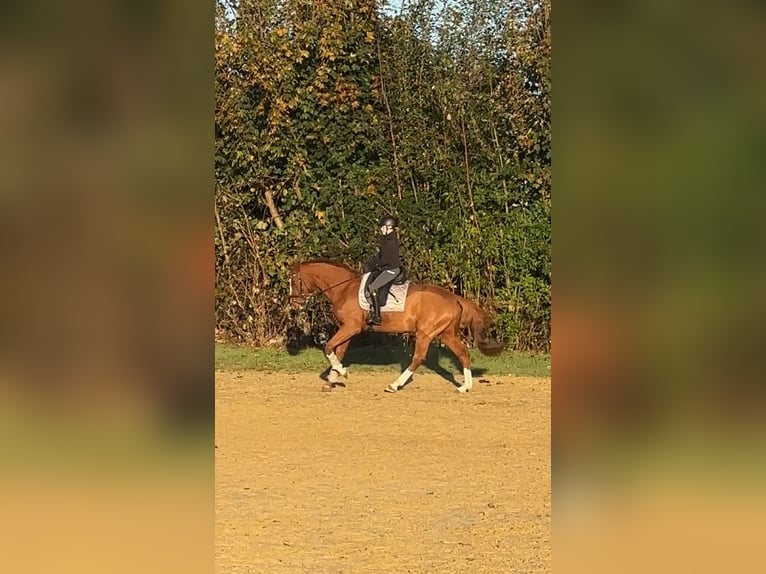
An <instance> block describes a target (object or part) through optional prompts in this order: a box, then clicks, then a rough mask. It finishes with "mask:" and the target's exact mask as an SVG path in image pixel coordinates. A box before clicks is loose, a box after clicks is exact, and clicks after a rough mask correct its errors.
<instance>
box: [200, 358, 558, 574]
mask: <svg viewBox="0 0 766 574" xmlns="http://www.w3.org/2000/svg"><path fill="white" fill-rule="evenodd" d="M395 378H396V373H394V372H374V373H371V372H353V370H352V373H351V376H350V379H349V381H348V386H347V387H346V388H338V389H335V390H334V391H333V392H330V393H322V392H320V387H321V384H322V381H321V380H320V379H319V377H318V376H317V374H316V373H311V374H308V373H307V374H300V375H288V374H269V373H259V372H243V373H231V372H218V373H216V431H215V437H216V451H215V453H216V455H215V462H216V572H217V573H219V574H235V573H244V572H252V573H257V574H282V573H319V574H326V573H327V574H329V573H332V574H336V573H344V574H358V573H373V572H374V573H379V574H384V573H389V572H391V573H405V572H412V573H424V574H425V573H429V574H430V573H439V572H444V573H461V574H464V573H476V574H479V573H481V574H490V573H503V574H506V573H507V574H513V573H532V572H550V570H551V543H550V538H551V519H550V413H551V410H550V397H551V395H550V379H548V378H528V377H509V376H502V377H498V376H494V375H491V376H486V375H485V376H482V377H479V376H475V377H474V388H473V390H472V391H471V392H470V393H468V394H466V395H461V394H459V393H457V392H456V391H455V389H454V387H452V386H451V384H450V383H449V382H447V381H446V380H445V379H444V378H442V377H440V376H438V375H436V374H432V373H430V372H428V371H426V372H424V373H416V374H415V376H414V379H413V381H412V382H411V383H410V384H409V385H407V386H406V387H405V388H404V389H403V390H401V391H399V392H398V393H396V394H388V393H384V392H383V388H384V387H385V386H386V385H387V384H389V383H390V382H392V381H393V380H394V379H395ZM480 380H481V381H484V382H480ZM486 381H489V382H486Z"/></svg>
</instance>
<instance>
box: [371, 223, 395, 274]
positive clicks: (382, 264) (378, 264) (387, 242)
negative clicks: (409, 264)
mask: <svg viewBox="0 0 766 574" xmlns="http://www.w3.org/2000/svg"><path fill="white" fill-rule="evenodd" d="M401 266H402V260H401V258H400V257H399V238H398V237H397V236H396V231H392V232H391V233H389V234H388V235H382V236H381V238H380V248H379V249H378V254H377V255H375V256H374V257H373V258H372V259H370V261H369V262H368V263H367V265H366V266H365V270H366V271H375V270H378V269H379V270H384V269H393V268H395V267H401Z"/></svg>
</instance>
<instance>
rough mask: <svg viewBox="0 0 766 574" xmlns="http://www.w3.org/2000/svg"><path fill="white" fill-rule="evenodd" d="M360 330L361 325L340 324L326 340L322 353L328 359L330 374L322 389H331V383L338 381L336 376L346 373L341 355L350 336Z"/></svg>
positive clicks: (346, 369)
mask: <svg viewBox="0 0 766 574" xmlns="http://www.w3.org/2000/svg"><path fill="white" fill-rule="evenodd" d="M361 332H362V329H361V327H351V326H347V325H345V324H344V325H341V326H340V329H338V332H337V333H335V335H333V337H332V338H331V339H330V340H329V341H327V344H326V345H325V348H324V354H325V356H326V357H327V360H328V361H330V374H329V375H328V377H327V381H328V382H327V383H325V385H324V387H322V390H323V391H329V390H332V388H333V384H334V383H337V382H338V377H345V376H347V375H348V368H346V367H344V366H343V357H344V356H345V355H346V350H347V349H348V346H349V344H350V343H351V337H353V336H354V335H357V334H359V333H361Z"/></svg>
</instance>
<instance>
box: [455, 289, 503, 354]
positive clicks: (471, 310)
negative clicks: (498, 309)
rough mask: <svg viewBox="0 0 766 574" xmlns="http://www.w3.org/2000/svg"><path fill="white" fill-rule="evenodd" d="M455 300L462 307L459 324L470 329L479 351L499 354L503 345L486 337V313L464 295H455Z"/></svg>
mask: <svg viewBox="0 0 766 574" xmlns="http://www.w3.org/2000/svg"><path fill="white" fill-rule="evenodd" d="M456 297H457V301H458V303H459V304H460V307H461V308H462V314H461V316H460V326H461V327H467V328H468V329H469V330H470V331H471V335H472V336H473V340H474V342H475V343H476V346H477V347H478V348H479V351H481V353H482V354H483V355H487V356H490V357H494V356H495V355H499V354H500V353H502V352H503V349H505V345H503V344H502V343H500V342H498V341H490V340H488V339H487V329H488V327H489V325H488V321H487V315H486V314H485V313H484V311H482V309H481V307H479V306H478V305H477V304H476V303H474V302H473V301H471V300H470V299H466V298H465V297H461V296H459V295H456Z"/></svg>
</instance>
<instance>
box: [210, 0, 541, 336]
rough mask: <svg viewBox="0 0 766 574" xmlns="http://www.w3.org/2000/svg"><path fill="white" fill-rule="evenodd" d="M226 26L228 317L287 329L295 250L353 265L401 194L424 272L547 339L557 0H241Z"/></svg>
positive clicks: (220, 156)
mask: <svg viewBox="0 0 766 574" xmlns="http://www.w3.org/2000/svg"><path fill="white" fill-rule="evenodd" d="M215 37H216V109H215V129H216V143H215V145H216V150H215V158H216V160H215V169H216V194H215V214H216V272H217V274H216V320H217V328H218V331H219V333H220V334H222V335H225V336H227V337H229V338H232V339H235V340H240V341H248V342H254V343H256V344H261V345H262V344H267V343H269V342H279V341H281V340H283V335H284V333H285V331H286V327H287V325H288V323H290V322H291V320H292V319H291V317H290V316H289V312H288V310H287V305H286V303H287V290H288V281H289V273H288V271H287V270H288V266H289V263H290V262H291V261H293V260H296V259H297V260H300V259H306V258H309V257H315V256H322V257H330V258H337V259H340V260H344V261H346V262H347V263H349V264H351V265H352V266H358V265H359V263H361V262H362V261H364V260H365V259H367V258H368V257H369V255H370V254H371V253H372V250H373V249H374V241H375V239H374V233H375V229H376V225H375V221H376V219H377V218H378V217H379V216H380V215H381V214H383V213H389V212H390V213H393V214H396V215H398V216H399V218H400V221H401V228H402V229H401V237H402V243H403V256H404V259H405V262H406V265H407V267H408V269H409V272H410V276H411V278H412V279H414V280H417V281H424V282H432V283H436V284H439V285H442V286H445V287H448V288H450V289H453V290H455V291H457V292H459V293H462V294H464V295H466V296H468V297H470V298H474V299H478V300H479V301H480V302H481V303H482V305H483V306H484V307H485V308H487V309H491V310H493V311H494V314H495V318H496V320H497V328H498V331H499V332H498V334H499V335H500V336H502V338H503V339H505V340H506V341H508V342H510V343H511V345H512V346H513V347H515V348H516V349H530V350H547V349H548V348H549V345H550V284H551V283H550V275H551V268H550V267H551V265H550V161H551V156H550V9H549V3H548V2H543V3H540V2H532V1H529V0H525V1H517V0H513V1H507V0H506V1H505V2H498V1H497V0H478V1H475V2H468V1H465V0H463V1H458V2H450V3H446V4H444V3H441V2H440V3H437V2H435V1H434V0H419V1H416V2H411V3H406V4H405V5H404V8H402V9H399V10H397V11H393V10H392V9H390V7H386V6H383V5H380V4H379V3H378V2H376V1H375V0H346V1H344V2H327V1H314V2H306V1H305V0H241V1H240V2H239V3H238V5H236V6H235V7H233V8H229V10H228V12H227V9H226V6H224V4H220V3H219V5H218V12H217V18H216V30H215ZM303 320H304V321H306V322H308V323H311V324H314V325H317V324H322V325H323V324H325V323H327V322H328V321H329V320H330V316H329V313H328V309H327V306H326V305H323V304H320V305H318V306H315V307H314V308H312V310H311V311H310V316H308V317H303Z"/></svg>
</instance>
